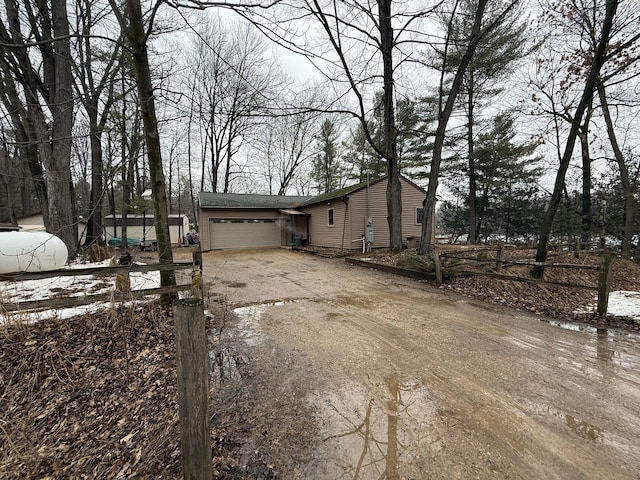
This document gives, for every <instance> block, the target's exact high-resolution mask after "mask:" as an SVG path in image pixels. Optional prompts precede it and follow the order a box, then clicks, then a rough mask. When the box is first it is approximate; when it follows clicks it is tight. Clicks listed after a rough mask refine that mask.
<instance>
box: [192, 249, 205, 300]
mask: <svg viewBox="0 0 640 480" xmlns="http://www.w3.org/2000/svg"><path fill="white" fill-rule="evenodd" d="M192 256H193V270H192V272H191V294H192V295H193V296H194V297H199V298H204V284H203V282H202V251H201V250H197V251H194V252H193V254H192Z"/></svg>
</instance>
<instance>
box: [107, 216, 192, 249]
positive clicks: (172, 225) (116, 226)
mask: <svg viewBox="0 0 640 480" xmlns="http://www.w3.org/2000/svg"><path fill="white" fill-rule="evenodd" d="M126 222H127V237H129V238H136V239H138V240H140V241H144V242H145V244H150V243H151V242H155V241H156V229H155V221H154V217H153V214H150V213H148V214H144V215H139V214H136V215H133V214H129V215H127V219H126ZM122 223H123V222H122V215H120V214H115V215H107V216H106V217H104V233H105V241H106V242H109V240H110V239H112V238H121V237H122ZM187 233H189V218H188V217H187V216H186V215H178V214H170V215H169V237H170V239H171V243H174V244H179V243H182V241H183V238H184V236H185V235H186V234H187Z"/></svg>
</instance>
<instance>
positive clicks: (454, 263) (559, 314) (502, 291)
mask: <svg viewBox="0 0 640 480" xmlns="http://www.w3.org/2000/svg"><path fill="white" fill-rule="evenodd" d="M445 250H446V251H448V252H451V253H454V254H455V255H460V256H464V255H466V256H476V257H477V256H483V257H486V260H485V261H484V262H478V261H468V262H467V261H460V260H447V259H443V267H444V268H451V269H454V270H471V271H482V272H493V271H495V267H496V264H495V260H494V259H495V257H496V251H495V250H489V251H487V252H466V253H465V250H467V248H466V247H464V246H461V247H453V246H450V247H445ZM368 257H370V258H372V260H373V261H374V262H379V263H381V264H384V265H394V266H400V267H404V268H407V269H412V270H423V271H433V263H432V262H431V261H429V260H423V259H421V258H419V257H417V255H416V254H414V253H411V252H405V253H401V254H398V255H391V254H388V253H384V252H380V253H373V254H372V255H368ZM534 257H535V250H521V249H518V250H506V251H505V256H504V258H505V268H504V269H503V271H502V273H503V274H505V275H512V276H515V277H525V278H531V267H530V266H524V265H509V264H508V261H509V259H515V260H528V261H532V260H533V258H534ZM600 258H601V257H600V255H599V254H598V253H594V252H580V253H578V254H576V253H574V252H566V253H562V252H552V253H550V255H549V259H548V262H549V263H557V264H578V265H595V266H598V265H599V264H600ZM544 278H545V280H548V281H553V282H561V283H569V284H578V285H593V286H596V285H597V284H598V273H597V272H593V271H588V270H572V269H565V268H548V269H547V270H546V272H545V277H544ZM442 288H446V289H448V290H451V291H454V292H457V293H460V294H462V295H465V296H469V297H474V298H477V299H480V300H483V301H486V302H490V303H494V304H499V305H505V306H508V307H511V308H516V309H524V310H527V311H530V312H533V313H536V314H540V315H544V316H547V317H551V318H554V319H557V320H563V321H570V322H577V323H585V324H591V325H595V326H600V327H607V328H618V329H623V330H633V331H638V330H640V322H637V321H634V320H632V319H629V318H622V317H613V316H608V317H606V318H601V317H599V316H598V315H597V314H595V313H594V312H593V311H592V312H579V310H580V306H583V305H589V306H594V305H595V303H596V298H597V292H595V291H592V290H585V289H576V288H563V287H558V286H555V285H535V284H529V283H523V282H517V281H506V280H499V279H491V278H487V277H482V276H473V275H471V276H458V277H455V278H453V279H450V280H448V281H446V282H445V284H444V285H443V287H442ZM611 290H612V291H617V290H624V291H638V290H640V263H637V262H633V261H631V260H623V259H620V258H618V259H616V260H615V261H614V264H613V274H612V282H611ZM592 310H593V309H592Z"/></svg>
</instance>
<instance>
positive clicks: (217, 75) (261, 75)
mask: <svg viewBox="0 0 640 480" xmlns="http://www.w3.org/2000/svg"><path fill="white" fill-rule="evenodd" d="M194 32H195V40H194V42H193V49H194V51H195V54H194V55H193V58H192V59H191V60H190V61H189V64H190V65H189V66H188V68H187V71H188V75H189V79H188V83H189V84H191V85H192V87H193V90H192V99H193V103H194V104H195V107H196V108H195V111H197V113H198V117H199V120H200V125H201V128H202V129H203V137H204V138H205V141H206V145H204V146H203V150H202V152H203V154H204V152H205V151H206V152H207V156H208V158H207V163H208V172H209V175H210V179H209V181H210V184H211V189H212V191H214V192H216V191H223V192H225V193H226V192H229V191H230V190H231V188H232V186H231V183H232V181H233V175H234V169H235V170H236V171H237V170H238V168H239V166H238V158H237V154H238V152H239V151H240V149H241V147H242V146H243V145H244V144H245V143H246V142H247V140H250V139H251V135H252V133H253V131H255V129H254V127H255V126H256V125H257V123H258V122H259V119H260V117H262V116H263V115H264V112H265V109H266V107H267V105H268V103H269V102H270V100H271V99H270V97H271V93H270V92H272V91H273V90H274V89H275V88H276V86H277V84H278V82H279V79H280V78H281V75H280V74H279V73H278V72H277V71H276V69H275V63H274V62H273V61H271V60H270V59H269V58H268V57H267V55H266V43H265V40H264V37H262V36H261V35H260V33H259V32H258V31H257V30H256V29H255V28H253V27H252V26H251V24H249V23H246V22H245V23H234V24H228V23H223V22H222V20H221V19H220V18H216V19H215V20H214V21H213V22H209V23H207V24H205V25H204V26H202V27H200V28H198V29H195V28H194ZM203 161H205V159H204V158H203Z"/></svg>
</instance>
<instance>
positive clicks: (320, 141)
mask: <svg viewBox="0 0 640 480" xmlns="http://www.w3.org/2000/svg"><path fill="white" fill-rule="evenodd" d="M315 138H316V142H317V150H318V153H317V154H316V155H315V157H314V158H313V171H312V172H311V178H312V179H313V181H314V182H316V185H317V189H318V192H319V193H327V192H331V191H332V190H336V189H338V188H340V187H342V179H343V177H344V169H343V168H342V165H341V164H340V159H339V157H338V153H337V148H336V142H337V140H338V131H337V128H336V123H335V122H334V121H333V120H330V119H327V120H325V121H324V122H322V125H321V126H320V131H319V132H318V134H317V135H316V137H315Z"/></svg>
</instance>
